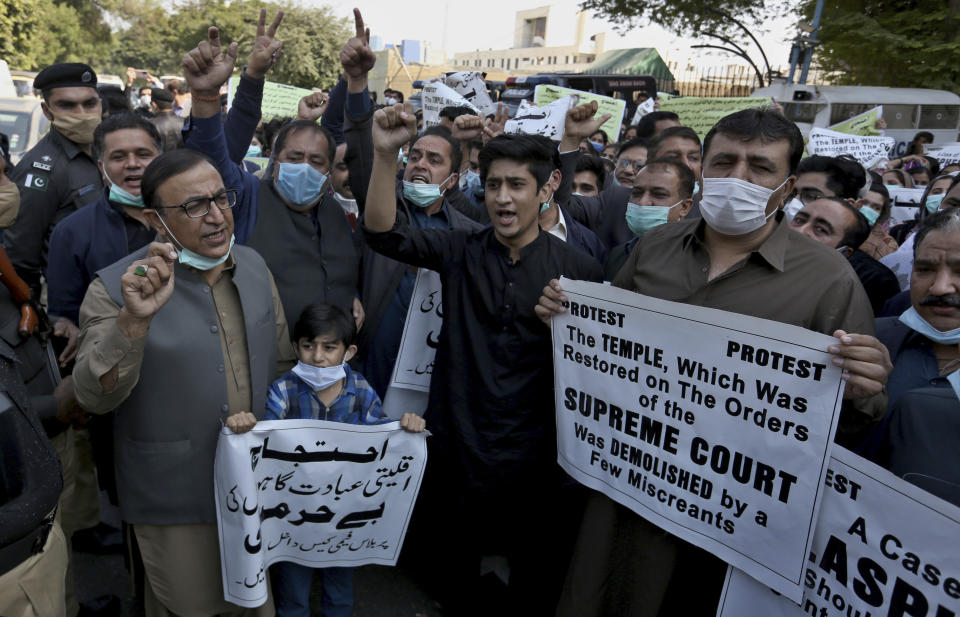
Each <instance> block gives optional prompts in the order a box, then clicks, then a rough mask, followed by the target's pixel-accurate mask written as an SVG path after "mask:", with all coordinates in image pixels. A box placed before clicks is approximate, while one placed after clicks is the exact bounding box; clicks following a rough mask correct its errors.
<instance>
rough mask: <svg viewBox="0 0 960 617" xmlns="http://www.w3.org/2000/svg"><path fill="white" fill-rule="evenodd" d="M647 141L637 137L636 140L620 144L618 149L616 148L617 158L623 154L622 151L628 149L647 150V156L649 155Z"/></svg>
mask: <svg viewBox="0 0 960 617" xmlns="http://www.w3.org/2000/svg"><path fill="white" fill-rule="evenodd" d="M648 143H649V142H648V141H647V140H646V139H644V138H643V137H637V138H636V139H631V140H630V141H625V142H623V143H622V144H620V147H619V148H617V156H620V155H621V154H623V152H624V150H629V149H630V148H647V154H649V153H650V151H649V148H650V146H649V145H648Z"/></svg>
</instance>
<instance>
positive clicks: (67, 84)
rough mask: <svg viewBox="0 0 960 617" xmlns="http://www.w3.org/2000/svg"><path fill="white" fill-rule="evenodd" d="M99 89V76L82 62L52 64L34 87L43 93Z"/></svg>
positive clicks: (40, 75)
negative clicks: (54, 89) (71, 89)
mask: <svg viewBox="0 0 960 617" xmlns="http://www.w3.org/2000/svg"><path fill="white" fill-rule="evenodd" d="M77 86H80V87H88V88H96V87H97V74H96V73H95V72H94V71H93V69H92V68H90V66H89V65H86V64H83V63H81V62H62V63H60V64H51V65H50V66H48V67H47V68H45V69H43V70H42V71H40V72H39V73H37V76H36V77H35V78H34V80H33V87H34V88H36V89H37V90H40V91H41V92H42V91H44V90H49V89H50V88H72V87H77Z"/></svg>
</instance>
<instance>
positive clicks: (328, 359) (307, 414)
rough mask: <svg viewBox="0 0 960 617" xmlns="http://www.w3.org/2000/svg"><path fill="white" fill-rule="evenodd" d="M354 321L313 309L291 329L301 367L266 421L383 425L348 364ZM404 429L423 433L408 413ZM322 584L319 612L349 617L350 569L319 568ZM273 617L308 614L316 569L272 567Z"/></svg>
mask: <svg viewBox="0 0 960 617" xmlns="http://www.w3.org/2000/svg"><path fill="white" fill-rule="evenodd" d="M356 334H357V328H356V325H355V324H354V322H353V319H351V318H350V317H348V316H347V314H346V313H344V312H343V311H342V310H340V309H338V308H337V307H335V306H329V305H326V304H311V305H310V306H308V307H307V308H306V309H304V311H303V314H301V315H300V318H299V319H298V320H297V323H296V325H295V326H294V327H293V340H294V341H296V351H297V358H298V359H299V361H298V362H297V365H296V366H295V367H293V369H292V370H291V371H290V372H288V373H286V374H285V375H284V376H283V377H280V378H279V379H277V380H276V381H275V382H273V385H272V386H270V390H269V392H268V393H267V413H266V416H264V419H265V420H329V421H332V422H345V423H347V424H363V425H370V424H385V423H387V422H391V421H392V420H391V419H390V418H388V417H386V416H385V415H384V414H383V410H382V409H381V406H380V397H379V396H377V393H376V392H374V391H373V388H371V387H370V384H369V383H367V380H366V379H364V378H363V376H362V375H361V374H360V373H357V372H355V371H352V370H351V369H350V366H349V365H348V364H347V361H348V360H350V358H352V357H353V355H354V354H355V353H357V346H356V345H354V339H355V338H356ZM256 422H257V419H256V417H255V416H254V415H253V414H251V413H248V412H246V413H240V414H234V415H232V416H230V417H228V418H227V426H228V427H229V428H230V429H231V430H232V431H233V432H235V433H245V432H247V431H249V430H250V429H252V428H253V427H254V426H255V425H256ZM400 425H401V427H402V428H403V429H405V430H407V431H410V432H411V433H421V432H423V430H424V427H425V426H426V422H425V421H424V419H423V418H421V417H420V416H417V415H415V414H412V413H406V414H404V415H403V417H402V418H401V420H400ZM317 570H318V571H319V572H320V575H321V578H322V579H323V595H322V597H321V598H322V599H321V606H322V610H323V614H324V615H326V616H327V617H349V615H350V613H351V609H352V607H353V568H317ZM271 572H272V575H271V576H272V577H273V578H272V582H273V593H274V604H275V606H276V609H277V617H299V616H300V615H308V614H309V613H310V587H311V582H312V580H313V574H314V568H310V567H307V566H302V565H300V564H296V563H292V562H286V561H282V562H279V563H276V564H274V565H273V566H271Z"/></svg>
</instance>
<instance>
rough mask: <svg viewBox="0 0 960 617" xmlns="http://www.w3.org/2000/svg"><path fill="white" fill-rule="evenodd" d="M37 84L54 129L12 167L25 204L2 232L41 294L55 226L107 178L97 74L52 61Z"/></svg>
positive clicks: (90, 199) (16, 260)
mask: <svg viewBox="0 0 960 617" xmlns="http://www.w3.org/2000/svg"><path fill="white" fill-rule="evenodd" d="M33 87H34V88H36V89H37V90H40V91H41V92H42V93H43V103H42V104H41V107H42V108H43V114H44V115H45V116H46V118H47V120H49V121H50V123H51V125H52V126H51V127H50V132H49V133H47V135H46V136H45V137H44V138H43V139H41V140H40V142H39V143H37V145H36V146H34V147H33V148H31V149H30V151H28V152H27V153H26V154H24V156H23V158H22V159H21V160H20V163H19V164H18V165H17V166H16V168H14V170H13V171H12V172H11V173H10V179H11V180H13V181H14V182H15V183H16V184H17V185H18V186H19V188H20V200H21V202H22V203H21V205H22V210H21V212H20V215H19V216H18V218H17V221H16V222H15V223H14V224H13V226H12V227H10V228H9V229H7V230H5V232H4V247H5V248H6V250H7V254H8V255H9V256H10V261H11V262H12V263H13V265H14V267H15V268H16V269H17V273H18V274H19V275H20V277H21V278H23V280H24V281H25V282H26V283H27V284H28V285H29V286H30V288H31V289H32V290H33V293H34V297H36V298H39V297H40V276H41V274H43V271H44V270H45V269H46V266H47V247H48V246H49V239H50V233H51V231H52V230H53V226H54V225H56V224H57V223H58V222H59V221H60V220H61V219H63V218H64V217H66V216H67V215H68V214H70V213H71V212H73V211H74V210H76V209H78V208H80V207H81V206H85V205H87V204H90V203H93V202H94V201H96V200H97V199H98V198H99V197H100V189H101V188H102V187H103V183H102V181H101V179H100V172H99V170H98V169H97V165H96V163H95V162H94V160H93V157H92V154H91V144H92V143H93V132H94V130H96V128H97V126H98V125H99V124H100V118H101V108H100V97H99V95H98V94H97V74H96V73H94V71H93V69H91V68H90V67H89V66H87V65H86V64H80V63H72V62H71V63H63V64H54V65H51V66H48V67H47V68H45V69H43V70H42V71H40V73H38V74H37V77H36V78H35V79H34V81H33Z"/></svg>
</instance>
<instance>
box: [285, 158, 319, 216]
mask: <svg viewBox="0 0 960 617" xmlns="http://www.w3.org/2000/svg"><path fill="white" fill-rule="evenodd" d="M326 183H327V176H326V175H325V174H323V173H321V172H319V171H317V170H316V169H314V167H313V165H311V164H310V163H280V167H279V170H278V172H277V183H276V186H277V190H278V191H280V194H281V195H283V197H284V199H286V200H287V201H289V202H290V203H291V204H293V205H295V206H307V205H310V204H312V203H314V202H315V201H317V200H318V199H319V198H320V191H321V190H322V189H323V185H324V184H326Z"/></svg>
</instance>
